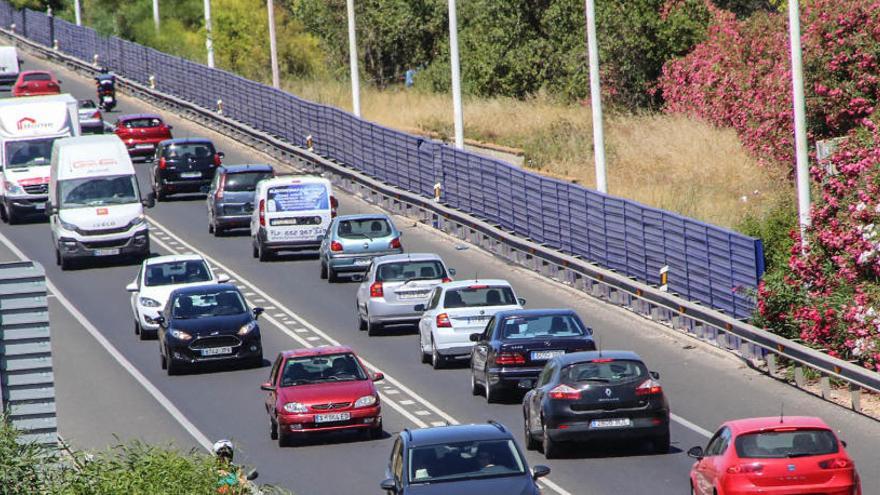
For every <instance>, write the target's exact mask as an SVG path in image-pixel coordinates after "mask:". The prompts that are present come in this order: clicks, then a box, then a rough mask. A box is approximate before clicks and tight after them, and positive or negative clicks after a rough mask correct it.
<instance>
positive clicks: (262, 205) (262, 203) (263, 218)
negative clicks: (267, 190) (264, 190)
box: [260, 199, 266, 227]
mask: <svg viewBox="0 0 880 495" xmlns="http://www.w3.org/2000/svg"><path fill="white" fill-rule="evenodd" d="M265 226H266V200H265V199H261V200H260V227H265Z"/></svg>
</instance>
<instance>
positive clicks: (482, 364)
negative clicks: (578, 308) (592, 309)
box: [470, 309, 596, 402]
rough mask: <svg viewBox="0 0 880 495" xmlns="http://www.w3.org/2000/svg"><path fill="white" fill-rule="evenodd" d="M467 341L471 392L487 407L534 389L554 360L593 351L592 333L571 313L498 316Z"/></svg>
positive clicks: (550, 311) (521, 311) (524, 311)
mask: <svg viewBox="0 0 880 495" xmlns="http://www.w3.org/2000/svg"><path fill="white" fill-rule="evenodd" d="M470 338H471V341H472V342H474V347H473V349H472V351H471V391H472V392H473V394H474V395H479V394H480V393H481V392H482V393H484V394H485V395H486V400H487V401H489V402H493V401H495V400H496V399H498V397H499V396H500V394H502V393H504V392H505V391H510V390H512V389H516V388H518V389H522V390H528V389H530V388H532V387H533V386H534V384H535V380H536V379H537V378H538V375H539V374H541V370H543V369H544V365H545V364H546V363H547V361H548V360H550V359H553V358H554V357H557V356H561V355H563V354H567V353H570V352H579V351H592V350H595V349H596V344H595V343H594V342H593V330H592V329H590V328H589V327H587V326H586V325H584V324H583V322H582V321H581V319H580V318H579V317H578V315H577V313H575V312H574V311H572V310H570V309H518V310H510V311H500V312H498V313H495V316H494V317H493V318H492V319H491V320H489V323H488V324H487V325H486V329H485V330H483V333H475V334H472V335H471V337H470Z"/></svg>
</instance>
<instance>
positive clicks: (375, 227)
mask: <svg viewBox="0 0 880 495" xmlns="http://www.w3.org/2000/svg"><path fill="white" fill-rule="evenodd" d="M336 235H337V236H339V238H341V239H377V238H379V237H387V236H389V235H391V223H390V222H389V221H388V220H387V219H385V218H382V217H378V218H364V219H360V220H340V221H339V227H337V229H336Z"/></svg>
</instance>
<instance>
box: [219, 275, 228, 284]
mask: <svg viewBox="0 0 880 495" xmlns="http://www.w3.org/2000/svg"><path fill="white" fill-rule="evenodd" d="M226 282H229V275H226V274H223V275H217V283H218V284H225V283H226Z"/></svg>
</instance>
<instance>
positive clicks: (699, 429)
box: [669, 414, 712, 438]
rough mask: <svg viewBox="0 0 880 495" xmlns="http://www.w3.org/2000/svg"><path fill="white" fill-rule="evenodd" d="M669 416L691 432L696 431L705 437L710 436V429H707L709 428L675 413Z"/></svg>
mask: <svg viewBox="0 0 880 495" xmlns="http://www.w3.org/2000/svg"><path fill="white" fill-rule="evenodd" d="M669 417H670V418H672V420H673V421H675V422H676V423H678V424H680V425H681V426H684V427H685V428H687V429H689V430H691V431H693V432H696V433H698V434H700V435H703V436H704V437H706V438H712V432H711V431H709V430H707V429H705V428H703V427H701V426H699V425H697V424H694V423H692V422H690V421H688V420H686V419H684V418H682V417H681V416H679V415H677V414H670V415H669Z"/></svg>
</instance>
